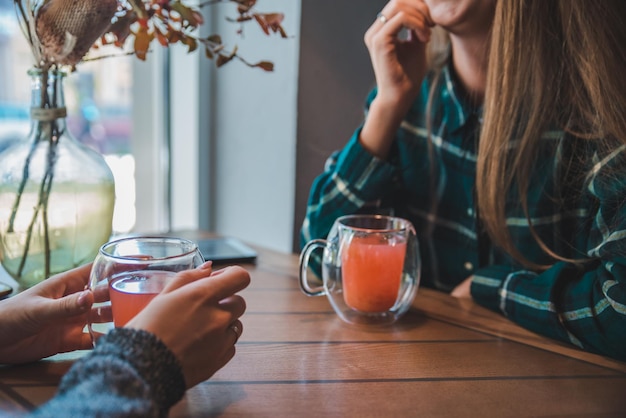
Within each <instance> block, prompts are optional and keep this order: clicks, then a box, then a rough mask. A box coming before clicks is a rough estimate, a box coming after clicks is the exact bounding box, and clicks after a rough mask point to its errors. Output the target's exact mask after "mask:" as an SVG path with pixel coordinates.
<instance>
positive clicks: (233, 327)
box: [228, 323, 241, 343]
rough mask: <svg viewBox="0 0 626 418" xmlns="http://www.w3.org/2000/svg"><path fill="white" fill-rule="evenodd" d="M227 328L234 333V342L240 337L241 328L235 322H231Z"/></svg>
mask: <svg viewBox="0 0 626 418" xmlns="http://www.w3.org/2000/svg"><path fill="white" fill-rule="evenodd" d="M228 329H230V330H231V331H232V332H234V333H235V343H236V342H237V341H238V340H239V337H241V328H239V325H237V324H236V323H234V324H231V325H230V326H229V327H228Z"/></svg>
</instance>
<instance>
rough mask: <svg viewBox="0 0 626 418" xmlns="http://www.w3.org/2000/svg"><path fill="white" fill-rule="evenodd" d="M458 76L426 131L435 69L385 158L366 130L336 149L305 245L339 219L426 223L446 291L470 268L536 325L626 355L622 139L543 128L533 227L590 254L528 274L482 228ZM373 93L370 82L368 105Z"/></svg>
mask: <svg viewBox="0 0 626 418" xmlns="http://www.w3.org/2000/svg"><path fill="white" fill-rule="evenodd" d="M454 77H455V76H454V74H453V72H452V71H451V70H450V69H449V68H445V69H444V70H443V73H442V75H441V77H440V81H439V83H438V85H437V86H436V89H437V94H436V101H435V103H434V106H433V110H432V114H431V116H430V118H431V129H432V133H431V135H430V138H429V136H428V135H427V131H426V128H425V127H426V126H427V125H426V120H425V118H426V111H425V109H426V103H427V100H428V92H429V89H430V87H431V84H432V83H433V78H432V76H430V77H428V78H427V79H426V80H425V81H424V84H423V86H422V90H421V93H420V95H419V97H418V99H417V100H416V102H415V103H414V105H413V106H412V108H411V109H410V111H409V113H408V114H407V115H406V117H405V119H404V121H403V123H402V125H401V128H400V129H399V131H398V133H397V136H396V140H395V142H394V146H393V149H392V152H391V156H390V158H389V160H388V161H382V160H380V159H378V158H375V157H373V156H372V155H371V154H369V153H368V152H367V151H365V150H364V149H363V148H362V147H361V145H360V143H359V141H358V137H359V133H360V129H361V128H359V129H357V131H356V132H355V133H354V135H353V136H352V138H350V140H349V141H348V143H347V145H346V146H345V147H344V148H343V149H342V150H341V151H337V152H335V153H333V154H332V155H331V156H330V158H329V159H328V160H327V162H326V165H325V168H324V172H323V173H322V174H321V175H320V176H319V177H317V179H316V180H315V181H314V183H313V186H312V188H311V192H310V196H309V202H308V208H307V214H306V218H305V220H304V223H303V225H302V231H301V243H302V245H304V243H305V242H307V241H309V240H311V239H315V238H324V237H326V235H327V234H328V232H329V230H330V228H331V226H332V224H333V222H334V220H335V219H336V218H337V217H339V216H342V215H346V214H351V213H357V212H359V213H360V212H368V211H375V212H386V213H393V214H394V215H396V216H401V217H403V218H406V219H409V220H410V221H411V222H412V223H413V224H414V226H415V228H416V230H417V231H418V236H419V240H420V253H421V259H422V279H421V285H423V286H428V287H433V288H437V289H440V290H443V291H450V290H451V289H453V288H454V287H455V286H456V285H457V284H459V283H460V282H461V281H463V280H464V279H466V278H467V277H469V276H473V281H472V286H471V293H472V297H473V298H474V300H475V301H476V302H478V303H480V304H481V305H484V306H486V307H488V308H490V309H492V310H494V311H498V312H501V313H503V314H504V315H506V316H507V317H508V318H510V319H511V320H512V321H515V322H517V323H518V324H520V325H521V326H523V327H525V328H527V329H530V330H533V331H535V332H537V333H540V334H543V335H546V336H549V337H551V338H555V339H558V340H561V341H566V342H570V343H572V344H575V345H576V346H578V347H582V348H584V349H586V350H589V351H593V352H597V353H601V354H604V355H608V356H611V357H614V358H617V359H621V360H626V146H624V145H621V146H619V147H618V148H616V149H614V150H611V151H610V152H607V153H602V152H600V151H599V150H596V149H595V148H594V146H595V143H594V142H593V141H583V140H579V139H576V138H573V137H572V136H570V135H567V134H565V133H564V132H563V131H549V132H545V133H544V135H543V138H544V141H543V143H542V149H541V150H540V153H539V155H538V158H537V161H536V165H535V170H534V173H533V175H532V178H531V186H530V190H529V196H528V204H529V213H530V217H531V220H532V224H533V225H534V227H535V229H536V231H537V232H538V234H539V235H540V236H541V238H542V239H543V240H544V242H545V243H546V244H547V245H548V246H549V247H550V248H552V249H553V250H555V251H556V252H557V253H558V254H560V255H562V256H565V257H570V258H576V259H580V258H585V259H588V262H586V263H585V264H584V266H582V267H580V266H575V265H574V264H570V263H565V262H557V263H555V264H554V265H553V267H551V268H550V269H548V270H546V271H544V272H533V271H528V270H527V269H525V268H523V267H522V266H521V265H519V264H518V263H516V262H515V261H514V260H512V259H511V258H510V257H509V256H508V255H507V254H505V253H504V252H503V251H500V250H498V249H497V248H494V247H493V246H492V245H491V244H490V242H489V239H488V237H486V236H485V234H484V233H480V232H479V231H481V228H480V227H479V225H478V221H477V214H476V204H475V199H474V182H475V175H476V150H477V141H478V130H479V129H480V115H481V112H480V109H476V108H473V107H472V106H471V105H470V104H469V101H468V100H467V98H466V97H465V96H464V94H463V92H462V90H461V89H460V87H459V86H458V84H457V83H456V81H455V78H454ZM375 95H376V90H375V89H374V90H373V91H372V92H371V94H370V95H369V97H368V100H367V106H366V109H367V108H368V107H369V104H370V103H371V101H372V100H373V98H374V97H375ZM429 141H430V142H431V145H432V147H430V151H429V146H428V142H429ZM512 146H513V147H514V146H515V144H514V142H513V143H512ZM429 152H430V155H429ZM571 153H577V154H576V155H577V156H580V157H584V158H579V159H578V160H580V161H584V162H583V163H581V166H580V169H579V170H578V171H577V174H576V175H572V172H571V170H570V171H568V172H567V174H564V173H565V169H566V168H567V167H566V164H564V163H562V161H565V160H566V158H565V156H566V155H571ZM503 198H505V197H503ZM506 199H507V225H508V227H509V230H510V233H511V236H512V238H513V240H514V242H515V244H516V245H517V247H518V248H519V249H520V250H521V251H522V253H523V254H524V255H525V256H526V257H527V258H528V259H530V260H532V261H535V262H537V263H543V264H546V263H551V262H552V261H551V259H550V258H549V257H548V256H546V255H545V254H544V252H543V251H542V250H541V249H540V248H539V246H538V245H537V243H536V242H535V240H534V238H533V237H532V235H531V232H530V229H529V227H528V222H527V219H526V216H525V215H524V212H523V210H522V208H521V205H520V203H519V199H517V197H516V194H515V193H513V192H511V193H510V195H509V196H508V197H506Z"/></svg>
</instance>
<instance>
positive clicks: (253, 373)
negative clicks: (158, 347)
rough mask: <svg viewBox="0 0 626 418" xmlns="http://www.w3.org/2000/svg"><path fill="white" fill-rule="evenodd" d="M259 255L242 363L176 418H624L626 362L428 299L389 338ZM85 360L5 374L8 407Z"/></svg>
mask: <svg viewBox="0 0 626 418" xmlns="http://www.w3.org/2000/svg"><path fill="white" fill-rule="evenodd" d="M258 250H259V258H258V261H257V264H256V266H255V265H247V266H246V267H248V268H249V270H250V273H251V276H252V284H251V285H250V287H249V288H248V289H246V290H245V291H244V292H243V295H244V297H245V298H246V300H247V304H248V309H247V311H246V314H245V315H244V316H243V318H242V321H243V323H244V333H243V336H242V337H241V339H240V340H239V343H238V344H237V355H236V356H235V358H234V359H233V360H232V361H231V362H230V363H229V364H227V365H226V366H225V367H224V368H223V369H222V370H220V371H219V372H218V373H217V374H216V375H215V376H214V377H213V378H211V379H210V380H208V381H206V382H204V383H201V384H200V385H198V386H196V387H194V388H192V389H191V390H189V391H188V392H187V394H186V396H185V398H184V399H183V400H182V401H181V402H180V403H179V404H177V405H176V406H175V407H174V408H173V409H172V411H171V414H170V416H172V417H289V418H292V417H324V416H331V417H394V416H396V417H414V416H424V417H430V416H451V417H463V416H468V417H491V416H506V417H511V416H538V415H541V416H581V417H588V416H603V417H605V416H620V417H623V416H624V415H625V411H626V363H623V362H619V361H615V360H611V359H609V358H606V357H602V356H597V355H593V354H589V353H584V352H582V351H579V350H577V349H575V348H572V347H570V346H566V345H562V344H559V343H557V342H554V341H551V340H548V339H545V338H543V337H540V336H537V335H535V334H533V333H531V332H528V331H526V330H524V329H521V328H519V327H517V326H516V325H514V324H512V323H510V322H509V321H507V320H506V319H505V318H503V317H501V316H500V315H498V314H495V313H492V312H490V311H487V310H485V309H483V308H481V307H479V306H477V305H475V304H473V303H472V302H471V301H459V300H456V299H454V298H452V297H450V296H448V295H445V294H442V293H439V292H435V291H432V290H428V289H420V290H419V292H418V296H417V298H416V300H415V303H414V307H415V309H414V310H413V311H411V312H409V313H408V314H407V315H406V316H405V317H403V318H402V319H401V320H400V321H399V322H398V323H397V324H395V325H393V326H391V327H388V328H371V329H368V328H361V327H356V326H351V325H347V324H344V323H343V322H341V320H340V319H339V318H338V317H337V316H336V315H335V313H334V312H333V310H332V309H331V307H330V305H329V303H328V301H327V300H326V298H324V297H314V298H310V297H307V296H305V295H304V294H303V293H302V292H301V291H300V288H299V285H298V281H297V272H298V258H297V256H295V255H286V254H280V253H276V252H273V251H268V250H264V249H258ZM82 354H83V353H70V354H66V355H59V356H55V357H53V358H52V359H48V360H44V361H41V362H38V363H35V364H31V365H26V366H17V367H9V368H6V367H5V368H2V369H0V408H2V409H4V410H24V409H32V408H33V407H35V406H36V405H38V404H40V403H42V402H45V400H47V399H48V398H50V397H51V396H52V395H53V394H54V392H55V390H56V385H57V384H58V381H59V379H60V377H61V376H62V375H63V373H65V371H66V370H67V369H68V368H69V366H70V365H71V363H72V358H76V356H79V355H82Z"/></svg>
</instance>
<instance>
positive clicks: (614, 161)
mask: <svg viewBox="0 0 626 418" xmlns="http://www.w3.org/2000/svg"><path fill="white" fill-rule="evenodd" d="M624 167H626V146H622V147H621V148H618V149H617V150H616V151H614V152H613V153H612V154H611V155H609V156H607V157H605V158H604V159H602V160H598V162H597V163H596V164H595V166H594V167H593V169H592V171H591V172H590V173H589V175H588V182H587V184H588V187H587V192H588V193H589V194H590V195H591V196H592V197H593V199H594V200H595V201H596V202H597V203H598V205H597V210H596V211H595V216H594V219H593V227H592V230H591V232H590V234H589V237H588V241H587V249H586V250H587V256H588V257H589V262H587V263H586V264H584V265H583V266H577V265H574V264H571V263H566V262H557V263H556V264H554V265H553V266H552V267H551V268H550V269H548V270H546V271H544V272H542V273H533V272H529V271H512V270H511V269H509V268H506V267H503V266H489V267H487V268H484V269H481V270H479V271H477V272H476V273H475V275H474V278H473V280H472V286H471V293H472V297H473V298H474V299H475V300H476V301H477V302H478V303H480V304H481V305H484V306H486V307H488V308H490V309H492V310H496V311H500V312H502V313H504V314H505V315H506V316H507V317H509V318H510V319H511V320H513V321H514V322H517V323H518V324H520V325H521V326H523V327H525V328H528V329H530V330H532V331H535V332H537V333H539V334H543V335H546V336H549V337H552V338H556V339H559V340H562V341H567V342H570V343H573V344H575V345H577V346H579V347H581V348H584V349H586V350H589V351H593V352H596V353H600V354H603V355H607V356H610V357H613V358H617V359H620V360H626V173H624ZM608 173H611V174H610V175H609V174H608Z"/></svg>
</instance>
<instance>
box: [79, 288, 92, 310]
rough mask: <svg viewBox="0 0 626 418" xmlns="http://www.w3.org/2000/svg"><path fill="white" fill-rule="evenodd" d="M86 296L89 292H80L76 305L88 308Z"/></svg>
mask: <svg viewBox="0 0 626 418" xmlns="http://www.w3.org/2000/svg"><path fill="white" fill-rule="evenodd" d="M87 296H89V290H83V291H82V292H80V295H78V305H79V306H81V307H83V308H85V307H88V306H89V303H88V302H87Z"/></svg>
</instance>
